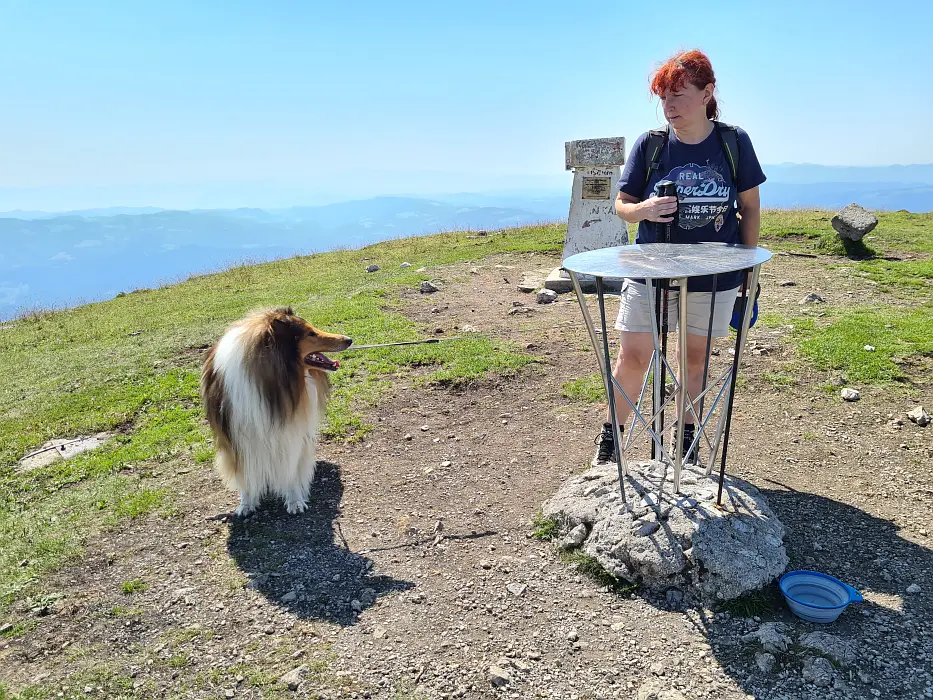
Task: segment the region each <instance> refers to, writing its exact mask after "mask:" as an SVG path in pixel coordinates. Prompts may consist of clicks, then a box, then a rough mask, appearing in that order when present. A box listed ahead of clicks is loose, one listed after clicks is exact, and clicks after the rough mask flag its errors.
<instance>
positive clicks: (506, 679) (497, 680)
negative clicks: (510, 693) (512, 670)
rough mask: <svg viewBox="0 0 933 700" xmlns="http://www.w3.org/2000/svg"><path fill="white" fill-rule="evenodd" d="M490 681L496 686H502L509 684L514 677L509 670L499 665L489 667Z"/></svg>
mask: <svg viewBox="0 0 933 700" xmlns="http://www.w3.org/2000/svg"><path fill="white" fill-rule="evenodd" d="M489 682H490V683H492V684H493V685H494V686H495V687H496V688H501V687H502V686H505V685H508V684H509V683H511V682H512V677H511V676H510V675H509V672H508V671H506V670H505V669H504V668H499V667H498V666H490V667H489Z"/></svg>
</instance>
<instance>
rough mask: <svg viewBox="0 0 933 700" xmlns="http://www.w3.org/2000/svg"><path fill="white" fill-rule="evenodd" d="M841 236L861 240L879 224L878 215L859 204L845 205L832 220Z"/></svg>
mask: <svg viewBox="0 0 933 700" xmlns="http://www.w3.org/2000/svg"><path fill="white" fill-rule="evenodd" d="M830 224H832V227H833V228H834V229H835V230H836V233H837V234H839V237H840V238H847V239H849V240H850V241H860V240H862V238H864V236H865V235H866V234H868V233H871V232H872V231H873V230H874V228H875V226H877V225H878V217H877V216H875V215H874V214H872V213H871V212H870V211H868V210H867V209H865V208H863V207H860V206H859V205H858V204H855V203H853V204H849V205H848V206H846V207H843V208H842V209H840V210H839V211H838V212H836V214H835V216H833V218H832V219H831V220H830Z"/></svg>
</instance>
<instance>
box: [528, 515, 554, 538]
mask: <svg viewBox="0 0 933 700" xmlns="http://www.w3.org/2000/svg"><path fill="white" fill-rule="evenodd" d="M531 524H532V525H533V526H534V528H535V529H534V537H535V539H538V540H553V539H554V538H555V537H557V533H558V532H559V531H560V525H558V524H557V521H556V520H551V519H550V518H545V517H544V515H543V514H542V512H541V511H540V510H538V512H537V513H535V517H534V518H532V520H531Z"/></svg>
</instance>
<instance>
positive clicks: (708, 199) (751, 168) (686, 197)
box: [618, 128, 766, 292]
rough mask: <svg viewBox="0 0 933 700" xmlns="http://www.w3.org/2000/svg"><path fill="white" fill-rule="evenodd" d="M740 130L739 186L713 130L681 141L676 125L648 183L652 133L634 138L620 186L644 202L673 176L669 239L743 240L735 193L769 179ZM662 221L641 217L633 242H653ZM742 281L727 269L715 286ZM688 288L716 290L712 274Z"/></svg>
mask: <svg viewBox="0 0 933 700" xmlns="http://www.w3.org/2000/svg"><path fill="white" fill-rule="evenodd" d="M736 131H737V138H738V142H739V162H738V167H737V171H738V176H739V177H738V179H739V183H738V187H736V185H735V183H734V182H732V170H731V169H730V168H729V163H728V161H727V160H726V154H725V153H724V152H723V146H722V142H721V141H720V138H719V134H717V133H716V130H715V129H713V131H712V132H710V135H709V136H707V137H706V139H704V140H703V141H701V142H700V143H697V144H687V143H683V142H682V141H680V140H679V139H678V138H677V135H676V134H675V133H674V131H673V129H672V130H671V131H670V135H669V137H668V139H667V144H666V145H665V146H664V149H663V150H662V151H661V156H660V159H659V160H660V167H659V168H658V169H657V170H655V171H654V172H653V173H652V174H651V179H650V180H649V181H648V183H647V185H646V184H645V177H646V176H647V173H648V163H647V162H646V159H647V158H648V156H646V154H645V141H646V140H647V138H648V134H647V133H644V134H642V135H641V136H639V137H638V139H636V141H635V144H634V145H633V146H632V150H631V152H630V153H629V157H628V160H627V161H626V163H625V168H624V169H623V170H622V175H621V177H620V178H619V183H618V187H619V190H621V191H622V192H625V193H626V194H628V195H631V196H632V197H635V198H637V199H638V200H639V201H642V200H645V199H648V197H650V196H653V195H656V194H657V191H656V189H655V186H656V185H657V183H658V182H660V181H661V180H670V181H672V182H674V183H676V184H677V206H678V217H677V226H676V227H675V228H674V232H673V236H672V240H671V243H701V242H704V243H705V242H722V243H741V240H740V238H739V221H738V219H737V218H736V216H735V215H736V211H737V210H736V206H735V205H736V200H737V198H738V197H737V193H738V192H740V191H741V192H744V191H746V190H750V189H753V188H755V187H758V186H759V185H760V184H762V183H763V182H764V181H765V180H766V178H765V174H764V172H762V170H761V165H760V164H759V163H758V156H756V155H755V149H754V147H753V146H752V141H751V139H750V138H749V137H748V134H747V133H745V131H744V130H743V129H739V128H737V129H736ZM658 226H660V224H657V223H655V222H653V221H642V222H640V223H639V224H638V236H637V237H636V239H635V242H636V243H654V242H655V241H656V240H657V227H658ZM741 283H742V273H741V272H738V273H728V274H722V275H719V279H718V281H717V284H716V287H717V289H718V290H720V291H721V290H724V289H733V288H735V287H738V286H739V285H740V284H741ZM688 289H689V290H690V291H695V292H708V291H710V290H711V289H712V277H693V278H691V279H690V282H689V286H688Z"/></svg>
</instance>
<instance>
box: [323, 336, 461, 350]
mask: <svg viewBox="0 0 933 700" xmlns="http://www.w3.org/2000/svg"><path fill="white" fill-rule="evenodd" d="M469 337H475V336H469ZM466 339H467V337H466V336H462V335H458V336H455V337H453V338H426V339H424V340H409V341H406V342H402V343H378V344H376V345H351V346H350V347H348V348H347V349H346V350H341V352H350V351H351V350H372V349H373V348H392V347H398V346H399V345H428V344H432V343H439V342H441V341H442V340H443V341H449V340H466Z"/></svg>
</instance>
